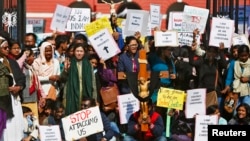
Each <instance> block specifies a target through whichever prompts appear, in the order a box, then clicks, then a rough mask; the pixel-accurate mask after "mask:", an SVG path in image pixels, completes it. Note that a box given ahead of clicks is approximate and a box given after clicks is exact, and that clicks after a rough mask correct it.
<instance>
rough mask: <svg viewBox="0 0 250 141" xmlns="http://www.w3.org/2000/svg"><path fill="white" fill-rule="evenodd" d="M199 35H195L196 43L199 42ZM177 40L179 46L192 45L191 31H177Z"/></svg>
mask: <svg viewBox="0 0 250 141" xmlns="http://www.w3.org/2000/svg"><path fill="white" fill-rule="evenodd" d="M200 37H201V36H200V35H197V36H196V37H195V38H196V41H197V44H198V45H199V44H200ZM178 41H179V45H180V46H185V45H186V46H190V47H191V46H192V43H193V32H178Z"/></svg>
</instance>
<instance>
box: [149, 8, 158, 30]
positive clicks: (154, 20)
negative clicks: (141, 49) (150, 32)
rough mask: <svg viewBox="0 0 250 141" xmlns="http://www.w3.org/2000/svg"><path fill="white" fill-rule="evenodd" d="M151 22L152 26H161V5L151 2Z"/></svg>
mask: <svg viewBox="0 0 250 141" xmlns="http://www.w3.org/2000/svg"><path fill="white" fill-rule="evenodd" d="M150 24H151V26H150V27H151V28H155V27H158V28H160V27H161V6H160V5H157V4H150Z"/></svg>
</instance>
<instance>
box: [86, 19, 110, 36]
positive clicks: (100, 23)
mask: <svg viewBox="0 0 250 141" xmlns="http://www.w3.org/2000/svg"><path fill="white" fill-rule="evenodd" d="M84 28H85V30H86V34H87V35H88V36H89V37H90V36H92V35H94V34H96V33H97V32H99V31H100V30H102V29H104V28H107V29H108V31H109V32H110V33H113V30H112V27H111V25H110V22H109V19H108V18H107V17H102V18H100V19H97V20H95V21H93V22H91V23H89V24H86V25H85V26H84Z"/></svg>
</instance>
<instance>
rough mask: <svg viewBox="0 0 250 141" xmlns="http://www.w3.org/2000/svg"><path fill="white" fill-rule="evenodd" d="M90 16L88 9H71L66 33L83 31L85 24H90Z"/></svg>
mask: <svg viewBox="0 0 250 141" xmlns="http://www.w3.org/2000/svg"><path fill="white" fill-rule="evenodd" d="M90 21H91V15H90V9H89V8H72V10H71V13H70V16H69V20H68V22H67V26H66V29H65V30H66V31H85V30H84V26H85V24H88V23H90Z"/></svg>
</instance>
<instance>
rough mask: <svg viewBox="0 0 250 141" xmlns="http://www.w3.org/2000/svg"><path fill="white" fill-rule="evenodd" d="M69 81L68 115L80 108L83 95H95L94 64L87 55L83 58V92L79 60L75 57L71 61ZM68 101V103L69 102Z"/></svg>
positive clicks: (67, 92) (67, 96)
mask: <svg viewBox="0 0 250 141" xmlns="http://www.w3.org/2000/svg"><path fill="white" fill-rule="evenodd" d="M70 62H71V63H70V68H69V73H68V82H67V89H66V100H67V101H66V110H65V112H66V115H69V114H72V113H74V112H76V111H78V110H80V102H81V99H82V98H83V97H93V93H92V92H93V85H92V81H93V80H92V79H93V78H92V76H93V75H92V66H91V64H90V62H89V61H88V59H87V58H86V57H84V58H83V60H82V72H81V74H82V84H81V85H82V93H80V84H79V83H80V80H79V75H78V69H77V60H76V58H75V57H73V58H72V59H71V61H70ZM67 103H68V104H67Z"/></svg>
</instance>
